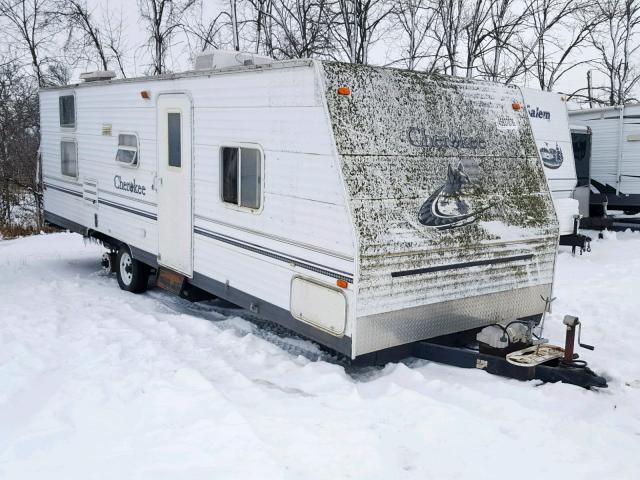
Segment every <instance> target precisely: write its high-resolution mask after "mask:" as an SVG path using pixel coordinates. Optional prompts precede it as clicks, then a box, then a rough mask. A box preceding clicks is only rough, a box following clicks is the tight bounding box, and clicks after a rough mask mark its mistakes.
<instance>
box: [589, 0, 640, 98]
mask: <svg viewBox="0 0 640 480" xmlns="http://www.w3.org/2000/svg"><path fill="white" fill-rule="evenodd" d="M595 5H596V8H597V11H598V12H599V13H600V15H601V16H602V20H603V22H602V28H600V29H598V31H596V32H593V33H592V34H591V43H592V45H593V46H594V47H595V49H596V50H597V51H598V53H599V58H598V60H597V61H596V62H595V64H596V68H597V69H598V70H599V71H600V72H601V73H602V74H604V75H605V76H606V79H607V84H608V85H607V86H606V87H605V88H603V89H600V90H604V93H605V95H606V100H604V101H606V102H607V103H608V104H609V105H620V104H624V103H627V102H629V101H634V100H635V101H637V100H636V99H635V98H634V97H633V89H634V88H635V87H636V86H637V85H638V84H639V83H640V72H639V71H638V57H639V56H640V41H639V40H640V38H639V36H640V2H638V1H637V0H602V1H596V2H595ZM634 62H636V63H634ZM599 101H600V102H603V100H602V99H601V100H599Z"/></svg>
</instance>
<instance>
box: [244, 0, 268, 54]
mask: <svg viewBox="0 0 640 480" xmlns="http://www.w3.org/2000/svg"><path fill="white" fill-rule="evenodd" d="M248 3H249V4H250V5H251V6H252V7H253V11H254V12H255V41H254V44H255V52H256V53H260V51H261V49H262V50H263V51H264V53H266V54H267V55H268V56H270V57H273V4H274V0H248ZM263 37H264V41H263Z"/></svg>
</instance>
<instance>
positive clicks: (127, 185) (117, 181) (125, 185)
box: [113, 175, 147, 196]
mask: <svg viewBox="0 0 640 480" xmlns="http://www.w3.org/2000/svg"><path fill="white" fill-rule="evenodd" d="M113 186H114V187H116V188H117V189H118V190H124V191H125V192H131V193H135V194H136V195H142V196H144V195H146V193H145V190H146V189H147V187H145V186H144V185H138V184H137V183H136V179H135V178H134V179H133V180H131V181H130V182H127V181H124V180H122V177H121V176H120V175H116V176H115V177H113Z"/></svg>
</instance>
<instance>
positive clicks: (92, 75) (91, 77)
mask: <svg viewBox="0 0 640 480" xmlns="http://www.w3.org/2000/svg"><path fill="white" fill-rule="evenodd" d="M113 78H116V72H114V71H113V70H96V71H95V72H85V73H81V74H80V80H83V81H84V82H85V83H87V82H98V81H100V80H111V79H113Z"/></svg>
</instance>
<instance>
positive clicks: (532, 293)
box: [354, 284, 551, 356]
mask: <svg viewBox="0 0 640 480" xmlns="http://www.w3.org/2000/svg"><path fill="white" fill-rule="evenodd" d="M541 295H542V296H544V297H547V296H549V295H551V284H546V285H537V286H533V287H526V288H519V289H516V290H508V291H503V292H496V293H491V294H487V295H479V296H475V297H467V298H461V299H457V300H451V301H448V302H441V303H436V304H431V305H423V306H419V307H412V308H406V309H402V310H395V311H393V312H388V313H381V314H376V315H368V316H365V317H360V318H358V319H357V322H356V345H355V349H354V355H355V356H357V355H363V354H365V353H369V352H374V351H377V350H382V349H384V348H390V347H395V346H397V345H403V344H405V343H410V342H416V341H419V340H425V339H427V338H433V337H437V336H440V335H446V334H449V333H454V332H460V331H464V330H469V329H472V328H477V327H481V326H483V325H489V324H492V323H496V322H499V321H502V320H514V319H516V318H521V317H526V316H529V315H536V314H540V313H542V312H543V310H544V301H543V300H542V299H541V298H540V296H541Z"/></svg>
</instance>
